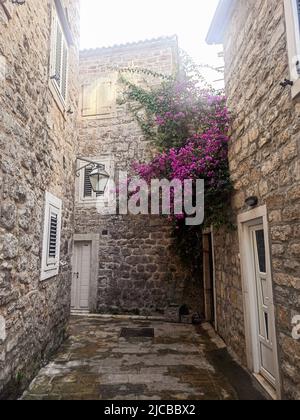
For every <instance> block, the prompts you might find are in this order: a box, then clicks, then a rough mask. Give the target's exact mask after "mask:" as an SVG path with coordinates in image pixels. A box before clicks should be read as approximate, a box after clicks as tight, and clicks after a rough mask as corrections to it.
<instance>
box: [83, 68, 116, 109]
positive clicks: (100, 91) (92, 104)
mask: <svg viewBox="0 0 300 420" xmlns="http://www.w3.org/2000/svg"><path fill="white" fill-rule="evenodd" d="M117 77H118V76H117V74H116V73H112V74H110V75H107V76H102V77H100V78H99V79H97V80H94V81H93V82H90V83H86V84H84V85H83V87H82V116H83V117H92V116H98V115H103V116H106V115H109V114H112V113H113V112H114V109H115V106H116V102H117Z"/></svg>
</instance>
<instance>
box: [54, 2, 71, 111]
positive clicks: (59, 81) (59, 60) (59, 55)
mask: <svg viewBox="0 0 300 420" xmlns="http://www.w3.org/2000/svg"><path fill="white" fill-rule="evenodd" d="M68 66H69V45H68V41H67V36H66V34H65V32H64V29H63V25H62V22H61V19H60V17H59V14H58V12H57V9H56V6H55V5H54V4H53V12H52V42H51V65H50V79H51V81H52V83H53V85H54V88H55V90H56V92H57V94H58V95H59V98H60V99H61V101H62V102H63V104H64V105H65V103H66V101H67V91H68Z"/></svg>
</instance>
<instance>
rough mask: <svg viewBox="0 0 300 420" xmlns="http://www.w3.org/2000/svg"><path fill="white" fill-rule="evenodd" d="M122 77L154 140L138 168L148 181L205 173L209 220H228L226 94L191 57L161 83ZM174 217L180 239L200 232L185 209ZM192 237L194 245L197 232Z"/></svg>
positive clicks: (217, 222)
mask: <svg viewBox="0 0 300 420" xmlns="http://www.w3.org/2000/svg"><path fill="white" fill-rule="evenodd" d="M135 71H136V70H132V72H135ZM146 73H147V74H149V75H150V76H152V77H157V75H153V74H151V72H149V71H147V72H146ZM121 80H122V81H123V83H124V84H125V86H126V89H125V93H124V100H125V101H127V102H128V103H129V104H130V107H131V110H132V112H133V114H134V115H135V117H136V119H137V121H138V122H139V124H140V126H141V128H142V130H143V132H144V134H145V135H146V136H147V137H148V139H150V140H151V142H152V143H153V146H154V147H153V150H154V156H153V159H152V161H151V162H136V163H134V165H133V169H134V171H135V173H136V174H137V175H138V176H139V177H141V178H143V179H144V180H146V182H147V183H148V184H150V183H151V180H152V179H154V178H155V179H168V180H169V181H172V180H174V179H179V180H181V181H184V180H186V179H192V180H197V179H204V181H205V225H211V224H214V225H218V226H219V225H221V224H225V223H227V222H228V209H229V206H228V203H229V198H230V191H231V182H230V176H229V168H228V141H229V138H228V128H229V113H228V110H227V107H226V98H225V96H224V95H223V94H222V93H220V92H216V91H215V90H214V89H212V88H211V87H210V86H208V85H207V84H206V83H205V82H204V81H203V79H202V78H201V76H200V73H199V72H198V71H197V70H196V71H195V66H191V65H190V63H187V62H186V61H185V65H183V66H181V68H180V69H179V70H178V73H177V74H176V76H175V77H165V76H162V81H161V82H162V83H161V84H160V85H159V87H157V84H155V87H151V86H150V87H145V86H141V85H139V86H138V85H135V84H133V83H132V82H129V81H127V80H126V78H125V77H124V75H122V78H121ZM173 220H174V224H175V227H176V230H177V231H178V230H180V233H179V236H180V238H181V239H182V238H183V237H186V236H187V235H188V236H190V237H191V235H192V236H195V234H196V235H198V236H199V228H198V229H191V228H188V227H186V226H185V224H184V215H183V217H182V215H181V216H178V217H177V218H175V217H174V219H173ZM185 242H186V240H185ZM190 243H191V244H193V245H192V246H194V240H193V238H192V240H190ZM185 252H186V253H187V254H188V253H189V252H190V251H189V250H188V249H185Z"/></svg>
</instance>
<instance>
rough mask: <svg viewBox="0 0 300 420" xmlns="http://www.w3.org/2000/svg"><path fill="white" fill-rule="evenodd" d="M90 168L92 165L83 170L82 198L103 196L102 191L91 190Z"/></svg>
mask: <svg viewBox="0 0 300 420" xmlns="http://www.w3.org/2000/svg"><path fill="white" fill-rule="evenodd" d="M92 170H93V168H92V167H87V168H85V170H84V183H83V197H84V198H89V197H90V198H95V197H103V195H104V193H95V192H94V191H93V188H92V184H91V181H90V174H91V172H92Z"/></svg>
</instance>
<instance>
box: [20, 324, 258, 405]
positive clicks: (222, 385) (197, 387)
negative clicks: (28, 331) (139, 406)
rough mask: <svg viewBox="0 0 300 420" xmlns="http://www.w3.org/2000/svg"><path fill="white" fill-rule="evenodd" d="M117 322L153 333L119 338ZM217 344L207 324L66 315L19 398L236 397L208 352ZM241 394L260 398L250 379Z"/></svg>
mask: <svg viewBox="0 0 300 420" xmlns="http://www.w3.org/2000/svg"><path fill="white" fill-rule="evenodd" d="M122 328H131V329H132V328H133V329H138V330H140V329H141V328H153V329H154V338H151V337H131V338H123V337H120V335H121V330H122ZM221 348H222V341H221V340H220V339H218V338H217V337H216V336H215V335H214V333H213V331H212V330H211V329H210V328H209V327H208V326H207V325H205V326H204V327H201V329H198V330H196V328H195V327H194V326H191V325H184V324H169V323H164V322H159V321H141V320H128V319H125V318H124V319H104V318H97V317H88V318H87V317H72V319H71V322H70V337H69V339H68V340H67V341H66V342H65V343H64V345H63V346H62V348H61V349H60V351H59V353H58V354H57V355H56V357H55V358H54V359H53V361H52V362H51V363H49V365H48V366H46V367H45V368H43V369H42V370H41V371H40V373H39V374H38V376H37V377H36V379H35V380H34V381H33V382H32V384H31V386H30V387H29V389H28V391H27V392H26V393H25V394H24V396H23V398H24V399H33V400H41V399H42V400H44V399H50V400H55V399H63V400H73V399H76V400H77V399H81V400H82V399H84V400H99V399H103V400H106V399H108V400H143V399H144V400H146V399H156V400H186V399H194V400H237V399H239V395H238V392H237V391H238V388H239V386H236V384H233V383H232V382H231V381H230V380H229V379H228V378H227V377H226V376H225V375H224V374H223V373H222V371H221V370H220V369H219V368H218V367H217V365H215V366H214V363H213V362H212V360H213V358H211V357H210V355H211V354H214V353H215V352H219V351H221V352H222V351H225V352H226V350H224V349H223V350H220V349H221ZM242 372H243V374H244V371H242ZM247 384H248V383H247ZM244 388H245V387H244ZM248 388H249V389H248ZM247 393H248V394H247ZM246 394H247V395H246V397H249V399H254V398H260V397H261V398H262V396H261V395H260V393H259V391H257V390H256V389H255V388H254V387H253V386H252V385H251V381H249V384H248V385H246Z"/></svg>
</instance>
